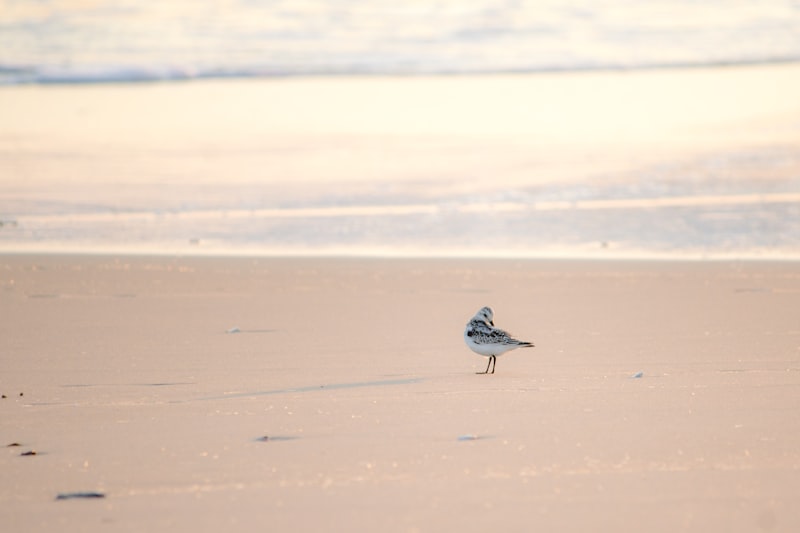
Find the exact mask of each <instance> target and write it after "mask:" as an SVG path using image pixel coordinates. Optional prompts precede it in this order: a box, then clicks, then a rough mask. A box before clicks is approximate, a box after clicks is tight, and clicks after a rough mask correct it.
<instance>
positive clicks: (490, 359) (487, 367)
mask: <svg viewBox="0 0 800 533" xmlns="http://www.w3.org/2000/svg"><path fill="white" fill-rule="evenodd" d="M492 357H494V356H493V355H490V356H489V365H491V364H492ZM489 365H486V370H484V371H483V372H475V373H476V374H488V373H489Z"/></svg>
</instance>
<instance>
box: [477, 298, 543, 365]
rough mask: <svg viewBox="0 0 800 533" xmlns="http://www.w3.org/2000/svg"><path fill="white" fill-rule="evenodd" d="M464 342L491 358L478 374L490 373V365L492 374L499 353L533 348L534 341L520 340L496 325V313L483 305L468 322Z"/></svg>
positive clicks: (478, 352)
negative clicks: (484, 368)
mask: <svg viewBox="0 0 800 533" xmlns="http://www.w3.org/2000/svg"><path fill="white" fill-rule="evenodd" d="M464 342H466V343H467V346H469V349H470V350H472V351H473V352H475V353H477V354H480V355H482V356H484V357H488V358H489V364H488V365H486V370H484V371H483V372H477V374H488V373H489V367H490V366H491V367H492V374H494V367H495V365H496V364H497V356H498V355H503V354H504V353H506V352H508V351H510V350H516V349H517V348H533V343H530V342H525V341H519V340H517V339H515V338H514V337H512V336H511V335H510V334H509V333H508V332H506V331H503V330H502V329H500V328H496V327H494V313H493V312H492V309H491V307H482V308H481V309H480V310H479V311H478V312H477V313H475V316H474V317H472V320H470V321H469V322H468V323H467V329H465V330H464Z"/></svg>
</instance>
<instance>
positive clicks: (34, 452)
mask: <svg viewBox="0 0 800 533" xmlns="http://www.w3.org/2000/svg"><path fill="white" fill-rule="evenodd" d="M30 455H37V453H36V450H28V451H27V452H22V453H21V454H20V456H22V457H28V456H30Z"/></svg>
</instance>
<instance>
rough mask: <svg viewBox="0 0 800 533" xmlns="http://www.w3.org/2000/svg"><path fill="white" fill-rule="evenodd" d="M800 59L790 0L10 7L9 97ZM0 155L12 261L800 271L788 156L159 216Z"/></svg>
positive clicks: (223, 191)
mask: <svg viewBox="0 0 800 533" xmlns="http://www.w3.org/2000/svg"><path fill="white" fill-rule="evenodd" d="M796 61H800V2H797V1H789V0H769V1H764V2H747V1H735V0H706V1H704V2H696V1H693V0H654V1H651V2H639V1H633V0H592V1H588V0H572V1H563V0H536V1H528V2H525V1H518V0H475V1H470V2H463V1H460V0H409V1H407V2H389V1H384V0H370V1H366V0H354V1H350V2H332V1H322V0H302V1H300V0H286V1H280V0H271V1H269V0H261V1H259V0H226V1H222V0H219V1H208V2H194V1H189V0H168V1H163V2H143V1H135V0H116V1H112V0H93V1H90V2H87V1H77V0H51V1H45V0H42V1H36V2H33V1H29V0H0V84H2V85H6V86H11V85H20V84H39V85H41V84H54V83H58V84H75V85H80V84H88V83H108V82H114V83H130V82H153V81H177V80H197V79H210V78H285V77H287V76H291V77H302V76H317V77H319V76H323V77H324V76H347V75H361V76H364V75H367V76H371V75H375V76H377V75H389V76H397V75H402V76H414V75H466V74H470V75H472V74H479V75H488V76H492V75H497V74H502V73H505V74H508V73H536V72H572V71H602V70H625V71H634V72H635V71H640V70H644V69H663V68H667V69H669V68H675V67H698V68H702V67H713V66H721V65H739V64H761V63H764V64H767V63H775V62H796ZM146 85H147V84H146V83H142V87H145V86H146ZM1 97H2V95H1V94H0V98H1ZM0 120H2V118H1V117H0ZM5 146H6V147H7V150H10V151H7V153H6V154H5V156H4V158H3V159H2V160H1V161H5V163H6V164H5V165H2V166H0V171H2V172H3V173H4V174H5V175H3V176H0V185H1V186H2V190H0V248H1V249H3V250H6V251H9V250H10V251H14V250H38V251H42V250H45V251H47V250H88V251H104V250H106V251H108V250H117V251H134V252H135V251H145V252H166V253H173V252H176V251H178V252H181V253H184V252H188V253H192V252H195V253H256V254H258V253H267V254H270V253H271V254H285V253H289V254H312V255H313V254H345V255H348V254H378V255H483V256H502V255H506V256H565V255H573V256H575V255H577V256H582V257H620V256H626V255H629V256H657V257H685V256H687V255H688V256H692V257H717V256H719V257H783V258H786V257H788V258H797V257H800V175H798V169H800V156H799V155H798V150H797V149H796V147H795V148H793V147H786V146H775V147H767V148H760V149H757V150H749V151H748V150H744V151H741V150H740V151H734V152H725V153H717V154H710V155H708V156H705V157H699V158H696V159H692V160H691V161H689V164H688V165H687V161H686V160H677V161H673V162H668V163H663V164H659V165H645V166H642V167H640V168H638V169H637V170H635V172H634V175H628V176H626V179H624V180H621V181H620V180H605V181H604V180H595V179H594V178H595V176H594V175H590V174H587V175H586V176H585V179H583V180H581V179H578V180H570V181H567V182H563V183H559V182H551V183H547V184H541V183H530V184H526V183H515V184H514V185H513V186H511V185H508V183H506V181H504V177H503V176H502V175H497V176H494V177H493V178H492V179H493V180H496V182H497V187H496V188H495V189H489V190H488V192H486V190H485V188H484V191H483V192H482V193H481V194H483V195H484V196H481V197H479V198H476V197H475V195H474V194H473V193H470V192H468V189H469V187H464V188H463V190H458V189H453V188H452V187H449V182H447V181H441V182H437V180H436V178H435V177H430V176H428V177H426V176H425V175H424V174H423V175H422V177H423V178H425V179H420V180H418V183H419V186H418V187H416V188H415V187H399V186H397V183H395V182H393V181H392V180H391V179H386V178H383V179H381V180H379V181H378V183H376V184H374V185H372V186H371V185H369V184H367V185H364V184H363V183H362V185H361V186H360V187H359V188H357V189H353V190H348V189H347V188H346V187H347V183H348V182H347V180H346V179H345V178H340V179H339V181H338V182H337V180H336V179H334V178H332V179H331V180H328V181H327V182H326V187H325V188H324V190H322V188H321V189H320V190H319V191H318V192H317V193H315V194H309V193H306V194H301V195H296V196H292V195H290V194H287V193H285V191H283V190H278V189H277V188H275V187H273V186H272V184H270V183H266V182H259V181H258V180H251V181H247V180H242V179H236V177H235V176H234V177H231V176H226V175H220V176H219V177H218V179H217V181H216V183H211V184H209V183H208V180H207V176H206V179H204V183H203V184H202V185H201V184H199V183H193V182H192V180H191V179H189V180H186V181H182V182H181V183H180V184H179V186H171V187H161V186H160V185H158V184H157V183H150V186H151V189H152V190H150V191H149V192H148V193H147V194H145V196H146V197H148V198H150V199H151V200H153V201H151V202H150V203H149V204H148V203H147V202H145V203H142V202H140V201H138V200H139V197H137V196H136V195H131V196H124V195H122V196H121V195H114V194H112V193H113V190H114V189H118V188H119V187H118V183H117V182H116V181H115V176H113V175H112V176H109V183H108V184H106V185H102V184H101V185H99V186H98V185H96V184H95V185H92V186H91V187H92V190H93V191H94V192H93V193H92V194H84V192H80V193H74V194H73V191H67V192H65V193H64V194H62V195H61V196H59V194H58V193H57V191H56V192H54V191H53V190H50V191H42V192H41V194H35V193H34V194H25V195H22V194H18V193H15V191H18V189H19V187H16V185H17V184H18V182H20V181H24V180H25V172H18V170H19V169H21V168H24V166H25V165H24V163H20V162H19V161H20V160H19V159H18V158H17V157H16V154H14V153H13V146H14V144H13V142H12V143H10V144H8V143H7V144H6V145H5ZM9 146H10V147H11V148H8V147H9ZM51 155H52V154H51ZM351 155H352V156H353V157H359V154H358V153H356V152H353V154H351ZM57 156H58V157H60V158H64V161H65V162H68V160H69V156H68V155H66V156H65V154H57ZM172 163H173V162H172V160H170V159H169V157H168V156H165V158H164V160H163V164H164V166H167V165H169V164H172ZM155 164H156V165H159V163H158V162H156V163H155ZM123 167H124V166H123V165H121V164H120V165H119V166H118V168H119V170H120V171H123V172H124V168H123ZM231 168H233V166H232V167H231ZM440 170H441V169H440ZM165 172H166V171H165ZM765 174H766V175H773V176H774V175H780V176H781V178H780V179H774V180H766V181H765V180H762V179H760V178H761V177H762V176H763V175H765ZM428 178H430V179H428ZM404 179H405V178H403V180H404ZM426 179H427V181H426ZM464 179H465V180H475V179H479V178H477V177H476V176H466V177H465V178H464ZM401 181H402V180H401ZM765 183H766V185H765ZM173 185H174V184H173ZM103 187H106V188H107V194H105V195H104V194H103V192H102V191H103V190H105V189H103ZM271 187H272V188H271ZM67 189H69V186H66V187H65V190H67ZM154 191H156V192H155V193H154ZM432 191H433V192H432ZM148 195H149V196H148ZM94 196H96V197H97V201H90V200H86V199H85V198H87V197H94ZM79 197H80V198H81V199H80V200H77V199H76V198H79ZM111 198H113V201H110V199H111Z"/></svg>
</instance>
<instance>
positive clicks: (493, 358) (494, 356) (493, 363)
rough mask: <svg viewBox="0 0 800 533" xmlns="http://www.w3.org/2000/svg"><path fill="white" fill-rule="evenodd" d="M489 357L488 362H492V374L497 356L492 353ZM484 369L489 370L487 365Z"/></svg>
mask: <svg viewBox="0 0 800 533" xmlns="http://www.w3.org/2000/svg"><path fill="white" fill-rule="evenodd" d="M490 359H491V361H490V363H492V374H494V367H495V366H496V365H497V356H496V355H493V356H492V357H490ZM486 370H489V368H488V367H487V368H486Z"/></svg>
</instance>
